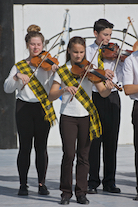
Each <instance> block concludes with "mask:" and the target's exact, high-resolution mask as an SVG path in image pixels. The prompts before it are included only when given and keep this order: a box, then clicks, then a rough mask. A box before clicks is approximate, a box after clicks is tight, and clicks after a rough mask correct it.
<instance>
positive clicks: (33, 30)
mask: <svg viewBox="0 0 138 207" xmlns="http://www.w3.org/2000/svg"><path fill="white" fill-rule="evenodd" d="M40 30H41V28H40V27H39V26H37V25H35V24H32V25H30V26H29V27H28V28H27V34H26V36H25V42H26V45H27V44H28V43H29V41H30V40H31V38H32V37H40V38H41V40H42V43H44V36H43V35H42V33H41V32H40Z"/></svg>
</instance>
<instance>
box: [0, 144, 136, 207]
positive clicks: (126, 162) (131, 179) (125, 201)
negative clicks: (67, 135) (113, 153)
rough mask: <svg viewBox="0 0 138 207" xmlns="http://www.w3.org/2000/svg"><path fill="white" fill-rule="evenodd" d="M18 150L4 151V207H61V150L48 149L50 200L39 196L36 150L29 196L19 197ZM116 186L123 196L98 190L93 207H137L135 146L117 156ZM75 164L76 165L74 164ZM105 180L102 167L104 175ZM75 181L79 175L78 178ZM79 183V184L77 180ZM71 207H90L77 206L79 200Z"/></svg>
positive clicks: (0, 187) (0, 180) (0, 182)
mask: <svg viewBox="0 0 138 207" xmlns="http://www.w3.org/2000/svg"><path fill="white" fill-rule="evenodd" d="M17 153H18V150H16V149H12V150H0V207H5V206H8V207H10V206H14V207H23V206H26V207H39V206H46V207H57V206H61V205H60V204H59V202H60V193H61V192H60V191H59V177H60V163H61V157H62V151H61V147H48V153H49V167H48V172H47V181H46V185H47V187H48V189H49V190H50V195H49V196H40V195H38V194H37V191H38V187H37V174H36V170H35V163H34V150H33V151H32V154H31V167H30V170H29V175H28V178H29V179H28V185H29V196H25V197H19V196H18V195H17V192H18V188H19V178H18V172H17V168H16V157H17ZM117 163H118V164H117V173H116V184H117V186H118V187H120V188H121V191H122V192H121V194H111V193H105V192H103V191H102V186H100V187H99V188H98V194H96V195H87V198H88V199H89V200H90V204H89V206H92V207H124V206H125V207H137V206H138V201H133V197H134V196H135V194H136V191H135V185H136V182H135V169H134V149H133V145H119V147H118V154H117ZM74 164H75V162H74ZM100 174H101V177H102V164H101V171H100ZM74 177H75V175H74ZM73 182H74V183H75V180H73ZM70 206H71V207H77V206H78V207H79V206H86V205H81V204H77V203H76V199H75V196H73V197H72V199H71V202H70Z"/></svg>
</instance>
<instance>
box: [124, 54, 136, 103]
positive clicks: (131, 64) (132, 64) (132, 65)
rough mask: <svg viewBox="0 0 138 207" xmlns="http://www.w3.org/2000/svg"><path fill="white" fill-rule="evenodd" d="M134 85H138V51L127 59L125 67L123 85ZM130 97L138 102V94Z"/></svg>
mask: <svg viewBox="0 0 138 207" xmlns="http://www.w3.org/2000/svg"><path fill="white" fill-rule="evenodd" d="M132 84H138V51H136V52H133V53H132V54H131V55H130V56H129V57H127V58H126V59H125V62H124V66H123V85H132ZM129 97H130V98H131V99H133V100H137V101H138V93H135V94H132V95H129Z"/></svg>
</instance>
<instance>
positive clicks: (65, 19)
mask: <svg viewBox="0 0 138 207" xmlns="http://www.w3.org/2000/svg"><path fill="white" fill-rule="evenodd" d="M68 12H69V9H66V13H65V18H64V22H63V28H62V31H63V32H62V35H61V39H60V44H59V48H58V53H57V55H56V56H57V58H58V57H59V53H60V49H61V45H62V42H63V35H64V32H65V29H66V23H67V16H68Z"/></svg>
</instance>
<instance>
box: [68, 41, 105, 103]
mask: <svg viewBox="0 0 138 207" xmlns="http://www.w3.org/2000/svg"><path fill="white" fill-rule="evenodd" d="M102 44H103V41H102V42H101V43H100V45H99V46H98V48H97V50H96V52H95V54H94V56H93V58H92V60H91V62H90V64H89V65H88V68H87V70H86V72H85V73H84V75H83V77H82V79H81V81H80V83H79V85H78V87H77V90H78V89H79V87H80V86H81V84H82V82H83V80H84V78H85V77H86V75H87V73H88V71H89V69H90V67H91V65H92V62H93V60H94V58H95V56H96V54H97V52H98V51H99V49H100V47H101V46H102ZM74 96H75V95H73V96H72V97H71V99H70V101H72V99H73V97H74Z"/></svg>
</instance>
